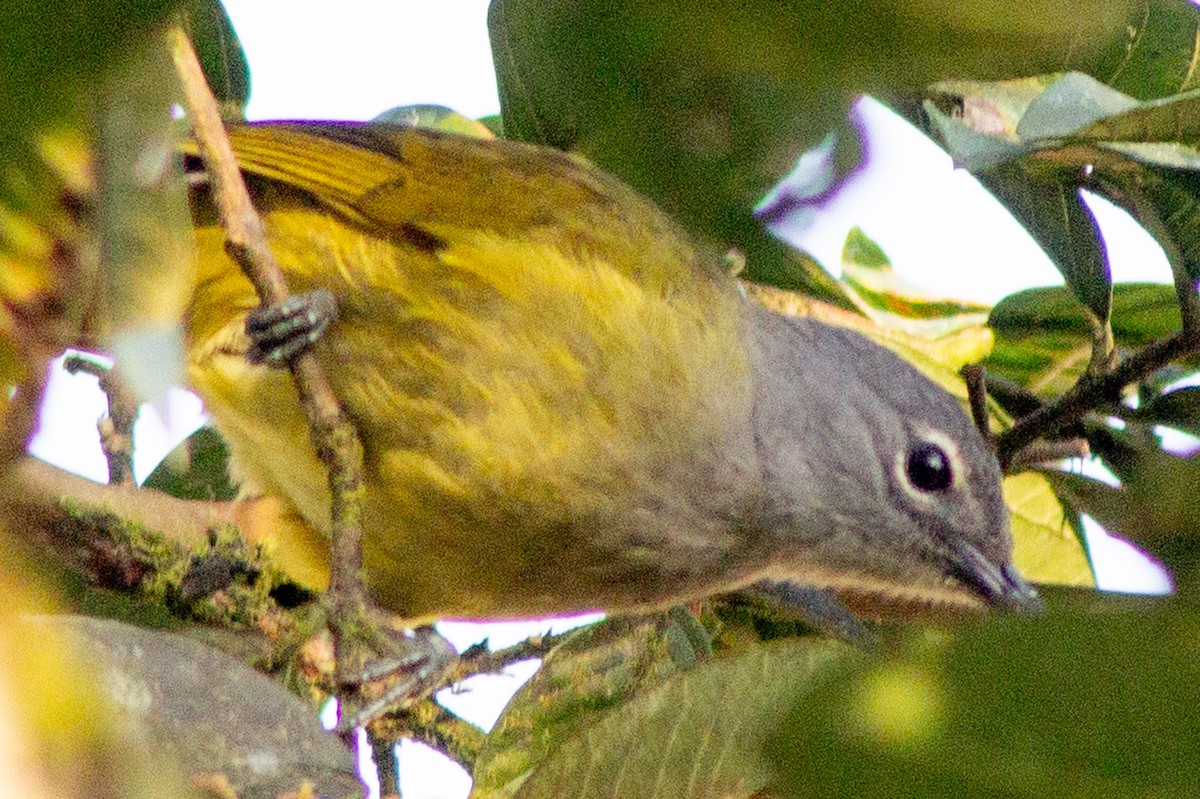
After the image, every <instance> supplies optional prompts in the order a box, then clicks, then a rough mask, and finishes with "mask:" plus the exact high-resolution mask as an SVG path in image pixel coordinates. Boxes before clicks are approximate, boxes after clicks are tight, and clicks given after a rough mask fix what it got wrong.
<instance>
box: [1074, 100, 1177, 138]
mask: <svg viewBox="0 0 1200 799" xmlns="http://www.w3.org/2000/svg"><path fill="white" fill-rule="evenodd" d="M1074 133H1075V137H1076V138H1080V139H1093V140H1095V141H1107V142H1182V141H1196V139H1197V138H1200V91H1189V92H1186V93H1184V94H1177V95H1173V96H1171V97H1164V98H1162V99H1158V100H1151V101H1149V102H1146V103H1137V104H1134V105H1132V106H1129V107H1127V108H1126V109H1124V110H1123V111H1119V112H1114V113H1112V114H1111V115H1105V116H1101V117H1097V118H1096V119H1095V120H1094V121H1093V122H1092V124H1090V125H1088V126H1087V127H1085V128H1082V129H1080V130H1076V131H1074Z"/></svg>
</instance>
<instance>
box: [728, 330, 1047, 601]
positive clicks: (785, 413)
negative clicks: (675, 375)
mask: <svg viewBox="0 0 1200 799" xmlns="http://www.w3.org/2000/svg"><path fill="white" fill-rule="evenodd" d="M746 324H747V327H748V336H747V337H748V340H749V342H750V348H751V351H752V353H754V355H752V364H753V366H752V369H753V373H754V374H753V379H754V390H755V401H754V420H753V424H754V430H755V436H756V446H757V447H758V452H759V459H760V462H761V463H762V468H763V471H764V478H765V481H766V483H767V486H766V487H767V489H768V492H769V494H770V496H771V497H772V507H773V513H772V516H773V519H772V522H771V525H770V526H771V528H772V532H773V533H774V535H775V536H776V537H777V538H779V539H782V541H783V542H785V543H786V544H788V546H783V547H780V549H781V550H783V551H785V552H787V555H785V557H786V561H784V562H780V563H778V564H777V566H778V569H779V570H780V572H781V575H780V576H785V577H789V578H791V579H795V580H798V581H801V582H806V583H810V584H814V585H824V586H828V587H832V588H844V589H848V590H850V591H852V592H853V591H855V590H860V591H866V592H868V593H876V592H879V591H887V592H891V593H894V594H896V595H897V596H903V595H905V594H906V593H909V594H911V595H913V596H921V595H922V594H923V593H926V592H927V591H928V589H930V588H934V589H937V590H939V591H942V590H943V589H944V588H946V587H950V588H952V591H951V593H953V594H957V595H959V596H964V597H969V596H974V597H975V598H977V599H982V600H983V601H984V602H986V603H987V604H989V605H996V606H1013V607H1028V606H1032V605H1034V604H1036V603H1037V599H1036V594H1035V593H1034V592H1033V591H1032V590H1030V589H1029V587H1028V586H1027V585H1026V584H1025V583H1024V582H1023V581H1022V580H1021V578H1020V577H1019V576H1018V574H1017V572H1016V571H1015V569H1014V568H1013V566H1012V535H1011V532H1010V528H1009V521H1008V512H1007V510H1006V508H1005V505H1004V499H1003V497H1002V496H1001V492H1000V480H1001V474H1000V470H999V467H998V465H997V463H996V459H995V457H994V456H993V455H992V453H991V451H990V450H989V449H988V446H987V444H986V443H985V442H984V440H983V437H982V436H981V435H980V434H979V432H978V431H977V430H976V429H975V427H974V425H973V424H972V423H971V422H970V420H969V419H968V418H967V416H966V414H965V413H964V412H963V410H962V408H961V407H960V406H959V404H958V403H957V402H956V401H955V400H954V398H953V397H951V396H950V395H949V394H947V393H946V392H945V391H944V390H942V389H941V388H939V387H938V386H936V385H935V384H934V383H932V382H931V381H930V380H928V379H927V378H925V377H924V376H923V375H921V374H920V373H919V372H917V371H916V370H915V369H914V368H913V367H911V366H910V365H909V364H907V363H905V362H904V361H903V360H901V359H900V358H898V357H897V356H896V355H894V354H893V353H891V352H890V351H888V350H886V349H884V348H883V347H881V346H879V345H877V344H875V343H873V342H871V341H869V340H868V339H866V338H864V337H862V336H860V335H859V334H857V333H854V332H851V331H849V330H845V329H842V328H838V327H833V326H829V325H825V324H822V323H819V322H816V321H813V320H810V319H804V318H793V317H785V316H781V315H779V314H776V313H774V312H771V311H767V310H765V309H762V308H756V307H752V308H750V309H749V310H748V313H747V322H746ZM778 543H779V542H778V541H777V544H778ZM947 578H952V579H947ZM922 588H924V589H926V591H924V592H923V591H922ZM943 593H945V592H944V591H943Z"/></svg>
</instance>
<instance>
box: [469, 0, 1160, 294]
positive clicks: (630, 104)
mask: <svg viewBox="0 0 1200 799" xmlns="http://www.w3.org/2000/svg"><path fill="white" fill-rule="evenodd" d="M1154 4H1155V3H1154V2H1152V1H1151V0H1128V1H1126V2H1112V0H1083V1H1082V5H1081V3H1080V2H1079V0H1076V1H1075V2H1068V1H1067V0H1050V1H1049V2H1044V3H1040V4H1038V5H1037V6H1036V7H1034V8H1031V7H1030V6H1029V5H1028V4H1026V3H1020V4H1018V3H1015V2H1008V3H1006V2H1001V3H996V2H986V3H985V2H983V0H970V1H969V2H966V3H961V2H960V3H952V4H946V3H942V2H934V0H876V1H875V2H871V3H858V4H844V3H843V4H828V3H819V2H813V1H811V0H810V1H809V2H803V3H794V4H790V5H783V6H781V5H780V4H778V3H774V2H766V0H758V1H757V2H751V3H746V2H741V1H740V0H739V1H738V2H735V1H734V0H721V1H720V2H717V3H712V2H709V3H701V2H686V3H679V2H665V0H624V1H623V2H620V3H617V4H615V5H614V4H613V3H612V2H600V1H599V0H585V1H584V2H579V1H578V0H552V1H551V2H546V0H493V2H492V5H491V8H490V11H489V30H490V32H491V38H492V48H493V55H494V57H495V60H496V70H497V80H498V84H499V89H500V95H501V105H502V108H503V113H504V121H505V131H506V133H507V135H509V136H510V137H513V138H517V139H521V140H525V141H534V142H540V143H544V144H551V145H553V146H557V147H560V148H563V149H576V150H579V151H581V152H582V153H583V154H585V155H587V156H588V157H589V158H591V159H592V160H594V161H596V162H597V163H598V164H600V165H601V166H603V167H605V168H607V169H609V170H610V171H613V172H615V173H616V174H618V175H620V176H621V177H622V178H624V179H625V180H626V181H628V182H629V183H631V184H632V185H633V186H634V187H635V188H637V189H639V190H641V191H642V192H644V193H646V194H648V195H649V196H650V197H652V198H654V199H655V200H656V201H658V202H659V203H660V204H662V205H663V206H664V207H665V208H666V209H667V211H668V212H670V213H672V214H673V215H675V216H676V217H678V218H680V219H681V220H682V221H683V222H684V224H685V225H686V226H687V227H689V228H690V229H691V230H692V231H693V232H695V233H697V234H698V235H700V236H701V237H703V238H705V239H707V240H712V241H715V242H717V243H718V245H719V246H732V247H737V248H738V249H739V250H740V251H741V252H742V253H743V254H744V255H745V256H746V259H747V264H748V266H747V269H748V271H747V276H748V277H750V278H751V279H755V280H762V281H768V282H773V283H776V284H778V285H786V286H805V285H806V283H805V281H804V278H803V276H802V275H798V274H797V273H796V271H795V268H794V266H792V265H791V264H789V262H788V256H787V254H786V250H782V249H779V248H776V247H771V246H770V245H769V244H768V243H767V241H766V240H765V239H764V236H763V233H762V231H761V229H760V228H759V226H758V225H757V224H756V223H755V222H754V221H753V219H752V218H751V217H750V214H749V211H750V209H751V208H753V207H755V205H756V204H757V203H758V201H759V199H760V198H761V197H762V196H763V195H764V194H765V193H766V192H767V191H768V189H770V187H771V186H772V185H773V184H774V183H775V182H776V181H777V180H778V179H779V178H780V177H781V176H782V175H784V174H785V173H787V172H788V171H789V170H790V168H791V166H792V165H793V164H795V163H796V162H797V160H798V159H799V158H800V157H801V156H802V155H803V154H804V153H805V151H806V150H808V148H810V147H813V146H815V145H817V144H818V143H819V142H821V141H822V140H824V139H825V137H826V136H827V135H828V134H829V133H830V132H831V131H833V130H834V129H836V128H838V127H839V126H841V125H842V122H843V119H844V116H845V113H846V110H847V108H848V107H849V104H850V103H851V101H852V100H853V99H854V98H855V97H857V96H858V95H859V94H861V93H864V92H868V93H874V94H878V95H881V96H882V97H883V98H884V99H889V98H904V97H908V96H911V95H913V94H915V93H916V92H917V91H918V90H919V89H920V88H922V87H924V86H925V85H927V84H928V83H930V82H932V81H934V80H937V79H939V78H945V77H946V76H949V75H956V76H962V77H972V76H978V77H990V76H992V75H995V74H998V73H999V74H1010V75H1011V74H1035V73H1042V72H1048V71H1052V70H1057V69H1063V68H1064V67H1075V68H1078V69H1086V68H1088V67H1089V65H1096V64H1100V63H1105V64H1107V63H1109V61H1110V54H1111V53H1112V52H1113V51H1114V50H1116V49H1120V50H1121V51H1122V52H1124V53H1126V54H1128V53H1129V52H1130V48H1129V47H1128V42H1127V36H1128V35H1129V30H1130V27H1129V25H1130V20H1131V19H1132V20H1134V25H1135V28H1134V30H1136V20H1137V19H1141V18H1143V17H1144V16H1145V13H1146V9H1147V8H1149V7H1150V6H1152V5H1154ZM1116 66H1117V65H1116V64H1114V65H1113V67H1114V68H1115V67H1116ZM854 149H855V148H845V149H844V150H843V151H842V152H844V153H845V154H846V155H841V156H838V158H837V159H836V160H837V161H838V162H837V163H836V164H835V168H834V174H835V175H838V176H841V175H844V174H845V173H846V171H847V170H848V169H850V168H851V167H852V166H853V161H852V160H848V159H852V158H853V150H854Z"/></svg>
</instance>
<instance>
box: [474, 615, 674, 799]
mask: <svg viewBox="0 0 1200 799" xmlns="http://www.w3.org/2000/svg"><path fill="white" fill-rule="evenodd" d="M670 644H671V641H670V639H669V637H668V636H665V635H663V634H662V632H661V624H660V623H659V620H658V619H656V618H653V617H646V618H629V617H625V618H613V619H606V620H604V621H602V622H600V623H599V624H596V625H592V626H590V627H586V628H584V629H582V630H579V631H578V632H575V633H573V634H572V635H571V637H570V638H569V639H567V641H565V642H564V643H563V644H561V645H560V646H559V647H557V648H556V649H555V650H554V651H553V652H551V653H550V655H549V656H547V658H546V659H545V662H544V663H543V665H542V668H541V669H540V670H539V671H538V673H537V674H536V675H534V677H533V679H531V680H530V681H529V682H527V683H526V684H525V685H524V686H522V687H521V689H520V690H519V691H517V693H516V695H514V696H513V698H512V700H511V701H510V702H509V704H508V707H506V708H505V710H504V715H503V716H501V717H500V721H499V722H498V723H497V724H496V726H495V727H494V728H493V729H492V732H491V733H490V734H489V735H488V737H487V741H486V742H485V744H484V746H483V749H482V750H481V751H480V753H479V757H478V758H477V760H476V762H475V769H474V774H473V777H474V780H475V786H474V789H473V790H472V792H471V796H472V799H507V797H510V796H514V795H516V794H517V793H518V791H519V789H520V787H521V785H522V784H523V783H524V782H525V781H526V780H528V779H529V777H530V775H531V774H534V773H536V772H537V770H538V769H540V768H541V767H542V765H543V764H544V763H545V761H546V760H548V759H549V758H550V757H552V756H553V755H554V752H555V751H556V750H557V749H558V748H559V747H560V746H561V745H562V744H563V742H564V741H567V740H570V739H571V737H572V736H573V735H575V734H576V733H577V732H579V731H586V730H587V728H588V727H589V726H590V725H592V724H594V723H595V722H596V721H597V719H599V718H602V717H603V715H604V714H605V713H607V712H608V711H610V710H612V709H613V708H616V707H619V706H620V705H622V704H624V703H626V702H629V701H634V700H635V699H636V698H637V697H638V695H639V692H640V691H642V690H645V689H649V688H650V687H652V686H654V685H657V684H658V683H660V682H661V681H663V680H665V679H667V678H668V677H670V676H671V675H673V674H675V673H677V672H678V666H677V665H676V662H675V660H674V659H673V658H672V657H671V655H670V651H669V649H670Z"/></svg>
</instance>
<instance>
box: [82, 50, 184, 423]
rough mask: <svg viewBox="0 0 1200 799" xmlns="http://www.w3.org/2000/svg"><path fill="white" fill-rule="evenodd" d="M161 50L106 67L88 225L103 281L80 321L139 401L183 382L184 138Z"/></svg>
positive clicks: (171, 73)
mask: <svg viewBox="0 0 1200 799" xmlns="http://www.w3.org/2000/svg"><path fill="white" fill-rule="evenodd" d="M177 94H178V87H177V81H176V78H175V75H174V70H173V68H172V66H171V61H170V57H169V53H168V51H167V48H166V47H165V46H164V45H163V43H162V42H161V41H160V40H158V39H154V40H152V41H150V42H149V43H148V44H147V45H146V46H145V47H143V48H142V49H140V50H136V51H133V52H132V53H130V54H129V55H128V56H127V57H126V58H125V59H124V60H123V61H121V62H120V63H114V64H111V65H109V70H108V74H107V77H106V80H105V83H104V86H103V88H102V89H101V91H100V95H101V104H100V107H99V109H98V111H97V130H96V135H95V141H94V150H95V153H94V155H95V162H96V197H95V213H94V214H89V215H88V216H87V217H86V218H85V219H84V221H83V224H85V225H92V224H94V225H95V228H96V233H97V235H98V237H99V243H98V246H99V252H100V257H101V267H102V274H103V280H102V283H101V287H102V291H101V293H100V295H99V296H98V297H97V298H96V307H94V308H93V309H92V314H91V315H90V317H89V321H90V323H91V325H92V333H93V335H96V336H98V337H99V339H100V340H101V341H102V342H104V343H105V344H106V345H107V347H108V348H109V349H110V350H111V351H112V353H113V355H114V356H115V357H116V359H117V360H118V362H119V363H120V364H121V371H122V374H123V380H124V381H125V384H126V385H127V386H128V387H129V388H130V389H131V390H132V391H133V393H134V395H135V396H136V397H137V398H138V399H141V400H148V399H157V398H159V397H161V396H162V395H163V394H165V392H166V390H167V389H168V388H169V387H170V386H172V385H177V384H179V383H181V382H183V373H182V371H183V370H182V363H183V341H182V334H181V333H180V331H179V320H180V319H181V318H182V317H183V311H184V308H185V306H186V304H187V302H188V299H189V297H190V295H191V288H192V285H191V284H192V268H193V261H194V258H195V253H194V250H195V245H194V243H193V238H192V222H191V215H190V213H189V211H188V205H187V188H186V186H185V184H184V178H183V174H182V173H181V171H180V170H179V169H177V168H176V164H175V161H176V156H175V153H176V143H177V141H178V140H179V139H180V138H181V136H182V133H183V129H182V128H181V127H180V124H179V123H178V122H175V121H173V120H172V119H171V116H170V113H169V110H170V107H171V104H172V103H173V102H175V101H176V99H177Z"/></svg>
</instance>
